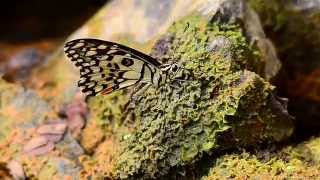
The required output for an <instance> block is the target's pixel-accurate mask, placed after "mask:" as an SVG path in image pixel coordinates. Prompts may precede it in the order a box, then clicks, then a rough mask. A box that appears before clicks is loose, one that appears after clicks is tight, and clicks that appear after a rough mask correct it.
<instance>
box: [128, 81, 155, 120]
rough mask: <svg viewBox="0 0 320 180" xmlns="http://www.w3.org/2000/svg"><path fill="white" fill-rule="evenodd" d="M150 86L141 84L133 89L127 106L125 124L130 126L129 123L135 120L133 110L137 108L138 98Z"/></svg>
mask: <svg viewBox="0 0 320 180" xmlns="http://www.w3.org/2000/svg"><path fill="white" fill-rule="evenodd" d="M150 86H151V84H150V83H139V84H138V85H137V86H136V87H134V88H133V90H132V92H131V94H130V97H129V102H128V103H127V104H126V106H125V110H124V115H123V118H124V120H123V124H129V122H132V120H133V118H134V116H133V112H132V110H133V109H134V108H135V106H136V101H137V99H138V97H139V96H141V95H142V94H143V93H144V92H145V91H146V90H147V89H148V88H149V87H150ZM130 124H133V123H130Z"/></svg>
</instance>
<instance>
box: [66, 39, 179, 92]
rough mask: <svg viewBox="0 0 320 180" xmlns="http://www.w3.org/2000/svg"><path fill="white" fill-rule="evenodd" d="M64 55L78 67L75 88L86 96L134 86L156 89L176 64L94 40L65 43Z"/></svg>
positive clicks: (173, 70)
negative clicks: (146, 86) (147, 85)
mask: <svg viewBox="0 0 320 180" xmlns="http://www.w3.org/2000/svg"><path fill="white" fill-rule="evenodd" d="M64 52H65V54H66V55H67V57H68V58H70V59H71V61H73V62H75V65H76V66H78V67H80V80H79V81H78V86H79V87H81V88H82V92H84V93H85V94H86V95H88V96H90V95H91V96H92V95H96V94H109V93H111V92H113V91H115V90H118V89H123V88H126V87H130V86H133V85H136V84H138V83H149V84H152V85H154V86H156V87H158V86H160V85H161V84H163V83H166V82H167V81H168V80H170V75H172V73H173V72H176V71H177V70H178V69H179V68H178V66H177V64H161V63H159V62H158V61H157V60H156V59H154V58H152V57H151V56H148V55H145V54H144V53H141V52H139V51H137V50H134V49H132V48H129V47H126V46H123V45H120V44H117V43H113V42H108V41H102V40H97V39H76V40H72V41H70V42H67V43H66V45H65V47H64Z"/></svg>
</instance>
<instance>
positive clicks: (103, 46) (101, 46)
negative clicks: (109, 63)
mask: <svg viewBox="0 0 320 180" xmlns="http://www.w3.org/2000/svg"><path fill="white" fill-rule="evenodd" d="M107 47H108V46H106V45H104V44H101V45H99V46H98V49H107Z"/></svg>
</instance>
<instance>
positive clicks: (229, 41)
mask: <svg viewBox="0 0 320 180" xmlns="http://www.w3.org/2000/svg"><path fill="white" fill-rule="evenodd" d="M238 5H245V4H244V3H243V2H240V1H237V2H236V1H225V4H224V3H222V4H221V9H220V11H213V14H211V16H210V15H209V14H206V15H205V16H203V15H201V14H198V12H195V13H194V14H192V15H190V16H187V17H185V18H183V19H182V20H180V21H177V22H176V23H175V24H174V25H173V26H172V27H170V29H169V31H168V33H167V35H165V36H164V39H163V40H160V41H159V43H158V46H156V47H155V50H156V52H154V54H155V55H157V56H158V59H160V60H162V61H163V62H166V61H177V62H179V63H180V64H181V65H182V66H183V67H184V68H186V69H188V70H191V71H192V73H191V74H188V73H189V71H188V70H183V71H182V72H181V74H177V75H176V76H175V78H180V77H183V76H190V78H189V79H188V80H187V81H185V82H184V83H182V85H181V87H180V88H172V86H174V85H175V82H171V83H172V84H170V83H169V84H167V85H165V86H163V87H161V88H159V89H155V88H149V89H148V90H147V91H146V92H145V94H144V95H142V96H141V97H140V98H139V99H138V100H137V101H138V102H137V105H136V107H135V110H134V111H135V114H136V118H135V119H136V120H137V122H138V123H137V124H136V126H137V130H136V131H135V132H134V133H133V134H130V135H128V136H126V138H125V140H124V142H125V143H126V144H127V145H126V146H125V147H124V150H123V152H122V154H121V155H120V158H119V160H118V162H117V166H116V169H117V176H118V177H120V178H128V177H131V178H134V177H135V178H138V177H139V178H145V179H148V178H154V177H159V176H161V175H165V174H167V173H168V172H169V170H170V169H171V168H173V167H181V166H185V165H188V164H189V165H190V164H192V163H194V162H196V161H198V160H199V159H201V157H202V155H203V154H204V153H209V154H211V153H213V152H215V151H217V150H219V149H227V148H230V147H237V146H253V145H255V144H258V143H259V142H263V141H266V140H269V142H272V141H280V140H283V139H286V138H288V137H289V136H290V135H291V133H292V131H293V124H292V121H291V118H290V116H289V115H288V113H287V112H286V110H285V108H284V106H282V105H281V103H280V102H279V101H278V100H277V99H276V98H275V97H274V95H273V94H272V91H273V87H272V86H271V85H270V84H269V83H267V82H266V81H265V80H263V79H262V78H261V77H259V75H257V74H256V73H254V72H250V71H248V70H247V69H249V70H252V71H255V70H257V69H259V60H261V59H260V56H259V51H258V50H257V49H256V48H254V47H251V46H250V45H249V43H247V40H246V39H245V36H244V34H242V29H241V27H240V26H239V24H240V20H241V19H237V16H236V15H232V14H223V15H220V14H222V12H225V11H226V10H224V9H223V8H224V7H225V8H227V7H228V8H230V9H231V10H232V9H233V8H236V7H238ZM200 13H201V11H200ZM238 14H239V13H238ZM238 14H237V15H238ZM211 18H213V19H211ZM228 18H229V19H228ZM233 19H237V21H233ZM222 20H224V22H222ZM242 20H243V19H242ZM237 23H239V24H237ZM168 36H169V37H170V38H169V39H170V41H167V40H168ZM216 37H217V39H216ZM165 43H168V44H167V45H165ZM162 47H169V48H168V49H165V50H163V49H162ZM157 50H158V51H159V50H160V52H157Z"/></svg>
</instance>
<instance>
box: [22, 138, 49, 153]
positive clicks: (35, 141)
mask: <svg viewBox="0 0 320 180" xmlns="http://www.w3.org/2000/svg"><path fill="white" fill-rule="evenodd" d="M47 143H48V139H47V138H45V137H43V136H38V137H34V138H32V139H31V140H30V141H29V142H27V144H25V145H24V147H23V151H24V152H26V153H28V152H30V151H32V150H34V149H36V148H38V147H40V146H44V145H46V144H47Z"/></svg>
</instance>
